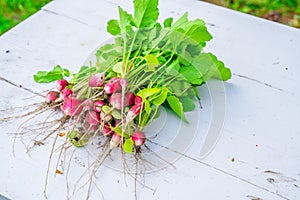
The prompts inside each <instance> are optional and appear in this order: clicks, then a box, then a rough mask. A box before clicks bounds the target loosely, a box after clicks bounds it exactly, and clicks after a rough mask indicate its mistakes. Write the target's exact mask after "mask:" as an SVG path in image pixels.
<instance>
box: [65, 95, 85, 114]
mask: <svg viewBox="0 0 300 200" xmlns="http://www.w3.org/2000/svg"><path fill="white" fill-rule="evenodd" d="M81 104H82V101H80V100H79V99H76V98H75V97H71V98H68V99H67V100H65V101H64V103H63V105H62V106H61V110H62V111H63V112H64V113H65V114H66V115H68V116H74V117H76V116H78V115H80V113H81V111H82V108H83V107H82V105H81Z"/></svg>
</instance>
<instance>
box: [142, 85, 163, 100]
mask: <svg viewBox="0 0 300 200" xmlns="http://www.w3.org/2000/svg"><path fill="white" fill-rule="evenodd" d="M160 91H161V89H160V88H144V89H142V90H140V91H139V92H138V93H137V96H140V97H142V98H143V99H146V98H147V97H150V96H151V95H154V94H156V93H159V92H160Z"/></svg>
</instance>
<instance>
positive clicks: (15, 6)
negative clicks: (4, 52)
mask: <svg viewBox="0 0 300 200" xmlns="http://www.w3.org/2000/svg"><path fill="white" fill-rule="evenodd" d="M48 2H50V0H0V35H2V34H3V33H4V32H6V31H8V30H9V29H11V28H12V27H14V26H15V25H17V24H18V23H20V22H21V21H23V20H24V19H26V18H27V17H29V16H30V15H32V14H33V13H35V12H37V11H38V10H40V9H41V7H42V6H44V5H45V4H46V3H48Z"/></svg>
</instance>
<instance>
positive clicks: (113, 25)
mask: <svg viewBox="0 0 300 200" xmlns="http://www.w3.org/2000/svg"><path fill="white" fill-rule="evenodd" d="M106 29H107V32H109V33H110V34H112V35H118V34H120V33H121V29H120V25H119V22H118V20H115V19H112V20H109V21H108V22H107V28H106Z"/></svg>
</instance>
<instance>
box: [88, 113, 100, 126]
mask: <svg viewBox="0 0 300 200" xmlns="http://www.w3.org/2000/svg"><path fill="white" fill-rule="evenodd" d="M85 121H86V122H87V123H88V124H90V125H98V124H99V123H100V116H99V114H98V113H96V112H95V111H92V110H90V111H89V112H88V113H87V114H86V117H85Z"/></svg>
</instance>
